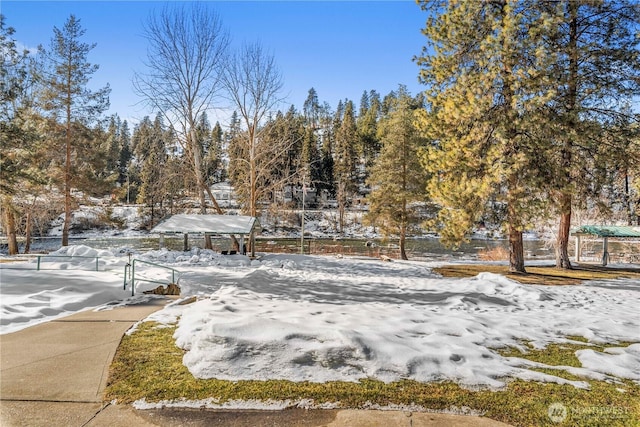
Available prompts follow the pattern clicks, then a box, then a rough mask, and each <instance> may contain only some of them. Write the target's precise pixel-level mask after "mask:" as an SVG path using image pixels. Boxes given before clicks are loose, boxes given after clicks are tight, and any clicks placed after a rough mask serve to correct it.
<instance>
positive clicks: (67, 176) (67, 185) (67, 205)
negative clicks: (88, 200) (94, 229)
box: [62, 126, 71, 246]
mask: <svg viewBox="0 0 640 427" xmlns="http://www.w3.org/2000/svg"><path fill="white" fill-rule="evenodd" d="M70 132H71V130H70V129H69V126H67V130H66V133H67V137H66V157H65V165H64V223H63V225H62V246H69V225H70V224H71V135H70Z"/></svg>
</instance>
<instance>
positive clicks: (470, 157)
mask: <svg viewBox="0 0 640 427" xmlns="http://www.w3.org/2000/svg"><path fill="white" fill-rule="evenodd" d="M535 3H536V2H535V1H528V0H498V1H491V2H475V1H468V2H453V1H451V2H448V1H441V0H433V1H423V2H421V4H422V7H423V9H425V10H428V11H429V12H430V17H429V18H428V20H427V26H426V28H425V29H424V30H423V32H424V34H425V35H426V36H427V38H428V45H427V47H425V48H424V49H423V54H422V56H421V57H419V58H417V62H418V65H420V67H421V73H420V78H421V81H422V82H423V83H425V84H426V85H427V86H428V90H427V101H428V107H429V111H428V112H425V114H424V115H423V126H424V129H425V131H426V133H427V135H428V137H429V139H430V140H431V141H433V145H432V147H431V148H430V149H429V150H428V151H427V154H426V155H425V156H424V164H425V167H426V168H427V170H428V171H429V172H430V173H431V174H432V178H431V180H430V182H429V191H430V194H431V197H432V198H433V199H434V202H436V203H438V204H439V205H440V206H441V210H440V213H439V220H440V223H441V224H442V236H443V240H444V241H445V242H449V243H450V244H453V245H456V244H459V243H460V242H461V241H462V240H464V239H465V236H466V234H467V233H468V232H470V231H471V229H472V228H473V227H474V225H476V223H477V221H478V220H479V218H480V214H481V213H482V212H483V211H485V210H486V209H492V208H494V207H495V203H493V204H490V201H492V200H495V201H497V202H498V203H499V205H501V206H503V207H504V210H505V212H506V215H505V221H504V222H505V225H506V228H507V234H508V236H509V249H510V250H509V253H510V255H509V269H510V270H511V271H516V272H525V265H524V249H523V241H522V232H523V230H524V229H525V228H526V227H527V226H528V225H529V224H530V223H531V221H532V220H533V219H535V218H536V217H538V216H539V214H540V209H541V208H543V207H544V200H545V199H546V195H545V194H543V191H542V190H543V189H544V185H545V175H544V174H541V173H540V171H544V170H545V166H544V163H545V162H546V161H547V159H546V157H545V153H546V151H545V149H544V148H545V147H544V146H541V144H542V142H543V139H541V138H538V137H536V135H537V134H538V131H539V129H538V127H539V124H538V121H537V120H536V119H537V117H538V116H539V114H540V113H539V111H540V110H541V109H542V107H543V106H544V104H545V103H546V102H547V101H548V99H549V98H550V96H551V95H552V94H553V90H551V88H550V85H549V82H548V81H546V80H545V75H544V74H541V73H540V72H539V71H538V70H540V69H545V70H546V69H547V68H548V66H547V61H548V59H547V58H546V56H545V55H543V54H542V55H538V53H539V52H540V49H538V48H539V46H540V45H541V44H542V41H543V36H542V35H543V34H544V31H543V30H544V29H549V28H550V27H551V26H553V25H554V23H555V22H554V21H553V20H552V19H549V18H548V17H547V16H546V15H544V14H541V13H539V11H538V10H536V8H535Z"/></svg>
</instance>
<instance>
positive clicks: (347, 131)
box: [333, 100, 358, 233]
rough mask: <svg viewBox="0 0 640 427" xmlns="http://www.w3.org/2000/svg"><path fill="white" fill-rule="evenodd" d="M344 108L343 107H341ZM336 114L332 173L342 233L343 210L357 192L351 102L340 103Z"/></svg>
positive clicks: (354, 134) (355, 133)
mask: <svg viewBox="0 0 640 427" xmlns="http://www.w3.org/2000/svg"><path fill="white" fill-rule="evenodd" d="M342 106H344V107H342ZM338 107H339V108H338V111H337V112H336V121H335V122H336V123H339V126H338V128H337V130H336V138H335V147H334V150H333V161H334V163H333V171H334V179H335V183H336V184H335V185H336V200H337V202H338V225H339V231H340V233H344V225H345V210H346V207H347V204H348V202H349V199H350V198H351V197H352V196H353V195H354V194H355V193H356V192H357V190H358V188H357V180H356V172H357V169H356V168H357V163H356V150H355V148H356V144H357V143H358V135H357V127H356V118H355V112H354V105H353V102H352V101H349V100H347V101H346V102H345V103H344V104H342V103H340V104H339V106H338ZM341 113H342V114H341Z"/></svg>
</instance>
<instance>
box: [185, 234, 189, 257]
mask: <svg viewBox="0 0 640 427" xmlns="http://www.w3.org/2000/svg"><path fill="white" fill-rule="evenodd" d="M188 250H189V234H188V233H184V251H185V252H187V251H188Z"/></svg>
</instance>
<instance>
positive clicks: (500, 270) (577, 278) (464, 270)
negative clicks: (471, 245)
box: [433, 264, 640, 286]
mask: <svg viewBox="0 0 640 427" xmlns="http://www.w3.org/2000/svg"><path fill="white" fill-rule="evenodd" d="M433 270H434V271H435V272H436V273H438V274H440V275H442V276H444V277H474V276H477V275H478V274H480V273H484V272H488V273H495V274H502V275H504V276H506V277H508V278H510V279H513V280H516V281H518V282H520V283H524V284H529V285H551V286H557V285H579V284H580V283H582V282H583V281H585V280H612V279H618V278H637V279H638V281H639V283H640V269H633V268H626V269H620V268H607V267H602V266H594V265H586V264H581V265H577V266H575V267H574V269H573V270H562V269H557V268H555V267H553V266H536V267H526V270H527V272H526V273H524V274H522V273H510V272H509V267H508V266H506V265H491V264H459V265H446V266H443V267H437V268H434V269H433Z"/></svg>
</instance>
